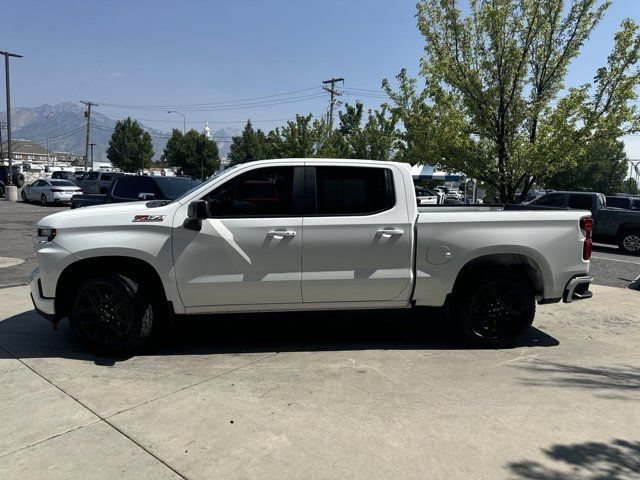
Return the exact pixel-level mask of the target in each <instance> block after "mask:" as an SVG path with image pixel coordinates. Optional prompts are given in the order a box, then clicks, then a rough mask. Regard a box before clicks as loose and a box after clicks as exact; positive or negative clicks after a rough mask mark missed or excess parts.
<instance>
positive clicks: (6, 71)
mask: <svg viewBox="0 0 640 480" xmlns="http://www.w3.org/2000/svg"><path fill="white" fill-rule="evenodd" d="M0 55H4V75H5V81H6V88H7V153H8V155H9V181H8V183H7V187H8V188H7V191H6V193H7V199H8V200H13V201H17V200H18V190H17V188H16V190H15V191H14V190H13V189H14V188H15V187H14V185H13V162H12V159H11V157H12V156H13V152H12V151H11V88H10V87H9V85H10V82H9V57H16V58H22V55H18V54H17V53H10V52H3V51H0ZM10 191H11V193H10ZM13 195H15V199H14V198H12V197H13Z"/></svg>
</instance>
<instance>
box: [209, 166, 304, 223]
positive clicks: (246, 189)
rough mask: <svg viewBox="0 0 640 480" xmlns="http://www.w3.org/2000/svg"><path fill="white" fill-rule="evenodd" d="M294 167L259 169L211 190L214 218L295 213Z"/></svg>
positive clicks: (277, 215) (274, 215)
mask: <svg viewBox="0 0 640 480" xmlns="http://www.w3.org/2000/svg"><path fill="white" fill-rule="evenodd" d="M292 194H293V167H269V168H258V169H255V170H251V171H249V172H246V173H243V174H241V175H238V176H237V177H234V178H232V179H231V180H229V181H227V182H225V183H224V184H222V185H220V186H219V187H217V188H216V189H214V190H213V191H211V192H209V193H208V194H207V196H206V197H205V198H204V199H205V200H206V201H207V202H208V203H209V211H210V214H211V216H212V217H213V218H220V217H286V216H290V215H292V214H293V208H292V207H293V202H292V197H293V195H292Z"/></svg>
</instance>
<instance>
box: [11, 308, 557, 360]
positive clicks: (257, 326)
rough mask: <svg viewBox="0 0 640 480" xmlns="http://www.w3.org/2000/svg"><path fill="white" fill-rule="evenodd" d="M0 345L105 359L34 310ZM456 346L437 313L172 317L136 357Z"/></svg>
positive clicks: (527, 342)
mask: <svg viewBox="0 0 640 480" xmlns="http://www.w3.org/2000/svg"><path fill="white" fill-rule="evenodd" d="M558 344H559V342H558V341H557V340H556V339H555V338H553V337H551V336H550V335H548V334H546V333H544V332H542V331H541V330H538V329H537V328H531V329H530V330H529V331H527V332H526V333H525V334H524V335H522V336H521V337H520V338H519V339H518V341H517V342H516V343H515V345H514V346H515V347H524V346H527V347H533V346H537V347H552V346H556V345H558ZM0 346H1V347H3V348H4V349H6V350H7V351H8V352H10V353H11V354H12V355H15V356H16V357H18V358H43V357H55V358H72V359H85V360H86V359H89V360H94V361H95V362H96V363H100V364H104V365H107V364H109V363H111V364H113V363H114V362H115V361H114V360H113V359H106V358H104V359H103V358H99V357H96V356H93V355H90V354H88V353H86V351H85V350H84V349H83V347H82V346H81V345H79V343H78V342H77V341H76V339H75V337H74V336H73V334H72V332H71V329H70V327H69V324H68V321H67V320H66V319H65V320H63V321H62V322H61V323H60V325H59V327H58V330H57V331H53V330H52V327H51V326H50V325H49V324H48V322H47V321H46V320H44V319H42V318H41V317H40V316H38V315H37V314H36V313H35V312H33V311H31V312H25V313H22V314H19V315H15V316H13V317H10V318H8V319H6V320H4V321H1V322H0ZM471 348H475V347H473V346H470V345H469V344H467V343H465V342H462V341H461V340H460V339H459V337H458V334H457V332H456V331H455V329H453V328H451V327H450V322H448V321H447V320H446V319H445V318H444V317H443V315H442V313H440V311H435V312H434V311H431V309H424V310H422V309H421V310H417V311H410V310H407V311H388V310H386V311H382V310H381V311H377V310H375V311H357V312H356V311H351V312H344V311H332V312H292V313H277V314H275V313H274V314H271V313H262V314H233V315H217V316H191V317H179V318H178V319H177V320H176V324H175V326H173V327H168V326H167V327H164V328H162V329H159V331H157V332H155V334H154V335H152V338H151V341H150V342H149V344H148V345H147V346H145V347H144V348H143V349H142V351H140V352H138V354H137V355H186V356H188V355H206V354H220V353H255V352H295V351H334V350H335V351H340V350H369V349H379V350H384V349H398V350H406V349H414V350H415V349H426V350H439V349H447V350H451V349H454V350H459V349H471Z"/></svg>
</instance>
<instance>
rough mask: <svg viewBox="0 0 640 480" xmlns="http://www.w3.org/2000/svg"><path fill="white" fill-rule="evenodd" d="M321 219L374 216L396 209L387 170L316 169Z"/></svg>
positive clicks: (361, 168)
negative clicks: (341, 216) (328, 216)
mask: <svg viewBox="0 0 640 480" xmlns="http://www.w3.org/2000/svg"><path fill="white" fill-rule="evenodd" d="M316 186H317V192H316V199H317V214H318V215H371V214H374V213H378V212H382V211H384V210H389V209H390V208H392V207H393V206H394V205H395V201H396V199H395V192H394V189H393V174H392V173H391V170H389V169H388V168H365V167H316Z"/></svg>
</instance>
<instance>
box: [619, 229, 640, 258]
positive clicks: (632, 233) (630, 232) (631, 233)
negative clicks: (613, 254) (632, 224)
mask: <svg viewBox="0 0 640 480" xmlns="http://www.w3.org/2000/svg"><path fill="white" fill-rule="evenodd" d="M631 236H633V237H636V238H640V232H637V231H633V230H628V231H625V232H622V235H621V236H620V240H619V241H618V246H619V247H620V249H621V250H622V251H623V252H624V253H626V254H627V255H635V256H638V255H640V248H639V249H638V250H636V251H632V250H628V249H627V247H626V246H625V245H624V241H625V240H626V239H627V238H628V237H631Z"/></svg>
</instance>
